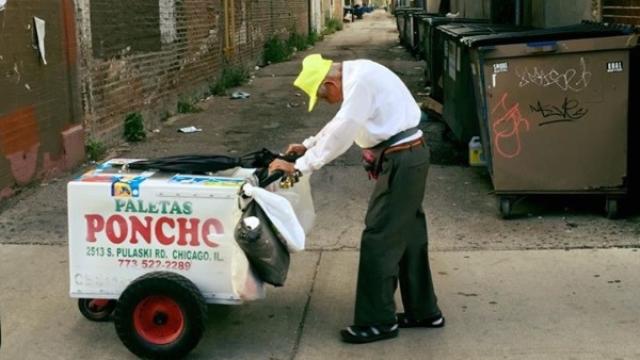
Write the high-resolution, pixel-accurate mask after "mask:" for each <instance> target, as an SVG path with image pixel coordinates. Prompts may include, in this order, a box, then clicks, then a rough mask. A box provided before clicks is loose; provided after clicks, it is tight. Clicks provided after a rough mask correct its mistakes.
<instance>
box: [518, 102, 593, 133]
mask: <svg viewBox="0 0 640 360" xmlns="http://www.w3.org/2000/svg"><path fill="white" fill-rule="evenodd" d="M529 109H531V111H533V112H535V113H540V115H542V117H543V118H544V119H545V120H544V121H542V122H540V123H539V124H538V126H545V125H550V124H556V123H560V122H572V121H575V120H579V119H582V118H583V117H584V116H585V115H587V113H589V110H588V109H585V108H583V107H581V106H580V102H579V101H578V100H569V98H568V97H566V96H565V97H564V101H563V102H562V104H561V105H560V106H555V105H543V104H542V103H541V102H540V101H539V100H538V102H536V104H535V105H529Z"/></svg>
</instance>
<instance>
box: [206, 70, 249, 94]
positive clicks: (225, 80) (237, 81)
mask: <svg viewBox="0 0 640 360" xmlns="http://www.w3.org/2000/svg"><path fill="white" fill-rule="evenodd" d="M248 78H249V73H248V71H247V70H246V69H245V68H244V67H243V66H236V67H225V68H224V69H222V72H221V73H220V77H219V78H218V80H217V81H216V82H215V83H213V84H211V85H209V92H210V93H211V95H216V96H221V95H226V92H227V89H229V88H232V87H236V86H240V85H242V84H244V82H245V81H247V79H248Z"/></svg>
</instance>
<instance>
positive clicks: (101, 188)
mask: <svg viewBox="0 0 640 360" xmlns="http://www.w3.org/2000/svg"><path fill="white" fill-rule="evenodd" d="M132 161H133V160H127V159H114V160H111V161H108V162H106V163H104V164H102V165H100V166H98V167H97V168H96V169H94V170H92V171H90V172H88V173H85V174H84V175H82V176H80V177H79V178H77V179H75V180H73V181H71V182H69V184H68V211H69V275H70V295H71V297H72V298H78V299H79V300H78V306H79V308H80V311H81V312H82V314H83V315H84V316H85V317H87V318H88V319H90V320H94V321H106V320H108V319H110V317H111V313H112V312H113V313H114V322H115V327H116V331H117V333H118V336H119V337H120V339H121V340H122V342H123V343H124V344H125V345H126V346H127V348H129V350H131V351H132V352H133V353H135V354H136V355H138V356H141V357H145V358H170V359H175V358H179V357H182V356H184V355H186V354H187V353H188V352H189V351H191V350H192V349H193V348H194V347H195V346H196V345H197V344H198V342H199V341H200V338H201V336H202V333H203V330H204V324H205V321H206V316H207V307H206V304H241V303H243V302H244V301H250V300H256V299H260V298H264V296H265V287H264V284H263V283H262V282H261V281H259V280H258V279H257V278H256V277H255V276H254V275H253V273H252V271H251V268H250V266H249V262H248V260H247V258H246V256H245V254H244V253H243V251H242V250H241V249H240V247H239V246H238V245H237V243H236V241H235V239H234V229H235V227H236V224H237V223H238V221H239V219H240V217H241V213H242V212H241V210H240V207H239V197H240V195H239V194H240V191H241V186H242V185H243V184H244V183H245V182H246V181H247V179H248V178H251V177H252V176H253V173H254V169H242V168H235V169H232V170H228V171H224V172H219V173H216V174H215V176H195V175H179V174H166V173H154V172H149V171H147V172H142V171H130V170H123V169H126V164H127V163H130V162H132ZM269 190H272V191H273V192H275V193H277V194H280V195H283V196H284V197H285V198H286V199H287V200H289V202H290V203H291V205H292V206H293V209H294V211H295V213H296V215H297V217H298V219H293V220H292V221H296V220H298V221H300V222H301V224H302V225H303V227H304V228H305V230H308V229H309V228H310V227H311V226H312V222H313V219H312V217H313V216H312V215H311V216H309V214H312V213H313V210H312V206H313V205H312V200H311V194H310V186H309V182H308V179H306V178H304V177H303V178H302V179H301V181H300V182H299V183H297V184H296V185H295V186H293V187H292V188H289V189H283V188H281V187H280V185H279V184H277V183H276V184H273V185H271V186H270V187H269ZM309 207H311V211H309V210H310V209H309Z"/></svg>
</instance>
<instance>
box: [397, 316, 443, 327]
mask: <svg viewBox="0 0 640 360" xmlns="http://www.w3.org/2000/svg"><path fill="white" fill-rule="evenodd" d="M444 323H445V321H444V316H442V314H437V315H434V316H432V317H430V318H427V319H421V320H417V319H413V318H410V317H408V316H407V315H406V314H405V313H399V314H398V326H399V327H401V328H415V327H426V328H441V327H444Z"/></svg>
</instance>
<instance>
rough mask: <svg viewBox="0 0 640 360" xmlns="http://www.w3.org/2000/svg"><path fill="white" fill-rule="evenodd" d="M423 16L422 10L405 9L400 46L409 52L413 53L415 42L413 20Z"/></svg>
mask: <svg viewBox="0 0 640 360" xmlns="http://www.w3.org/2000/svg"><path fill="white" fill-rule="evenodd" d="M422 14H425V11H424V9H422V8H405V11H404V29H403V30H402V32H403V33H402V39H403V41H402V44H403V45H404V46H405V47H406V48H407V50H409V51H413V48H414V46H415V45H414V42H415V20H416V17H417V16H419V15H422Z"/></svg>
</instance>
